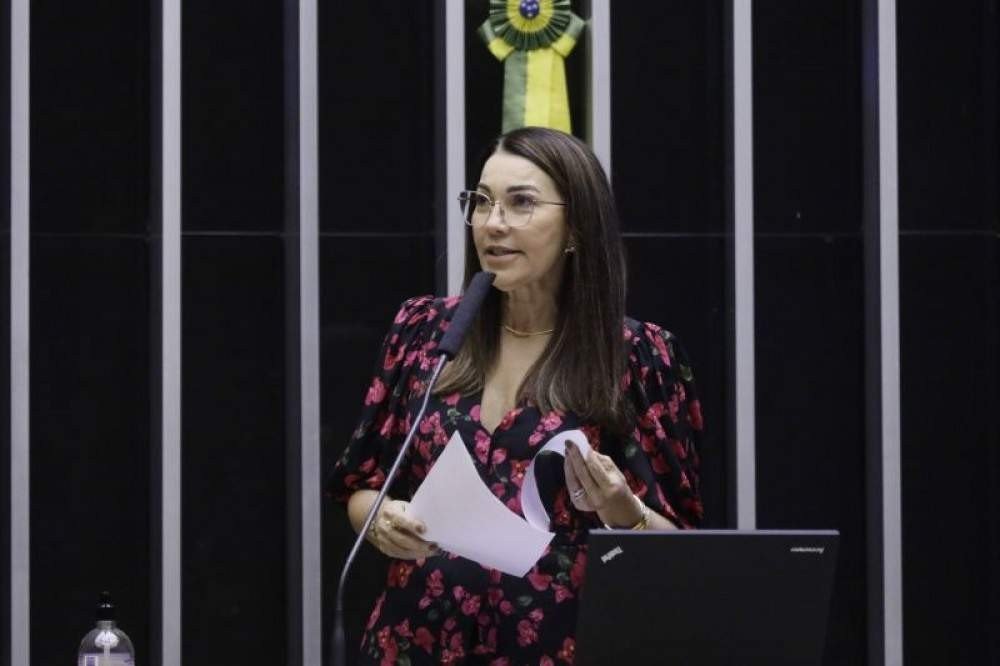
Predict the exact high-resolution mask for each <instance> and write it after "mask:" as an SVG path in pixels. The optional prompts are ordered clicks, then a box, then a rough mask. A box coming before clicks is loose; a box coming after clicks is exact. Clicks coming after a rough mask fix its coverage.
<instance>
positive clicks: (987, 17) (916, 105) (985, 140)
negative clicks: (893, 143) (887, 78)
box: [897, 2, 1000, 232]
mask: <svg viewBox="0 0 1000 666" xmlns="http://www.w3.org/2000/svg"><path fill="white" fill-rule="evenodd" d="M940 9H941V8H940V7H938V8H935V7H934V6H932V5H929V4H927V3H923V2H913V3H905V4H902V5H901V6H900V7H899V8H898V10H897V30H898V52H899V54H898V58H897V60H898V62H899V68H898V71H899V164H900V180H899V221H900V228H902V229H909V230H916V229H922V230H950V231H960V230H993V231H994V232H996V231H998V230H1000V227H998V219H997V210H998V205H997V197H998V184H1000V183H998V179H997V152H998V146H997V94H998V92H1000V81H998V77H997V66H998V60H997V57H998V50H1000V42H998V37H997V35H998V32H1000V27H998V18H997V6H996V3H995V2H963V3H956V4H954V5H949V6H948V9H947V11H941V10H940Z"/></svg>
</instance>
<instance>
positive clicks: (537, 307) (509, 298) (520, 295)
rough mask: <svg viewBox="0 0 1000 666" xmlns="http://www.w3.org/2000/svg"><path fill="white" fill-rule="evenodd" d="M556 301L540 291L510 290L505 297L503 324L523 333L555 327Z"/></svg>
mask: <svg viewBox="0 0 1000 666" xmlns="http://www.w3.org/2000/svg"><path fill="white" fill-rule="evenodd" d="M557 312H558V310H557V308H556V301H555V298H554V297H553V296H552V295H549V294H542V293H540V292H534V293H532V292H510V293H508V294H505V295H504V299H503V319H502V321H503V324H504V325H505V326H509V327H510V328H512V329H514V330H515V331H519V332H522V333H538V332H540V331H548V330H551V329H554V328H555V325H556V314H557Z"/></svg>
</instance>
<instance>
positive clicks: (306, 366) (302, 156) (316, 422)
mask: <svg viewBox="0 0 1000 666" xmlns="http://www.w3.org/2000/svg"><path fill="white" fill-rule="evenodd" d="M298 25H299V77H298V78H299V92H298V100H299V104H298V108H299V119H298V124H299V149H298V158H299V206H298V208H299V353H300V357H299V380H300V385H299V392H300V397H301V413H300V419H301V422H300V427H301V433H300V441H301V448H300V451H301V457H300V461H299V465H300V468H299V469H300V480H301V492H302V495H301V505H300V506H301V511H302V515H301V520H302V580H301V585H302V589H301V599H302V628H301V639H302V663H303V664H304V665H307V666H308V665H311V664H320V663H321V662H322V649H323V626H322V621H323V612H322V596H321V593H322V560H321V543H322V542H321V535H320V531H321V507H320V501H321V490H320V321H319V92H318V87H319V66H318V62H317V60H318V54H317V47H318V39H317V29H316V25H317V2H316V0H299V24H298Z"/></svg>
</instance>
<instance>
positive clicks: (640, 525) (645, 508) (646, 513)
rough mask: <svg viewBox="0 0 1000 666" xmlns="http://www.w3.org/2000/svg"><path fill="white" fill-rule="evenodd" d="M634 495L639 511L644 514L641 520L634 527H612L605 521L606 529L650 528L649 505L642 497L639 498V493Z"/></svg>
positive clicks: (640, 517)
mask: <svg viewBox="0 0 1000 666" xmlns="http://www.w3.org/2000/svg"><path fill="white" fill-rule="evenodd" d="M632 497H634V498H635V502H636V504H638V505H639V511H641V512H642V515H641V516H639V522H637V523H636V524H635V525H633V526H632V527H627V528H626V527H612V526H611V525H608V524H607V523H604V528H605V529H609V530H624V529H629V530H645V529H649V507H648V506H646V503H645V502H643V501H642V500H641V499H639V496H638V495H635V494H634V493H633V495H632Z"/></svg>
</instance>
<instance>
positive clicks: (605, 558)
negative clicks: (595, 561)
mask: <svg viewBox="0 0 1000 666" xmlns="http://www.w3.org/2000/svg"><path fill="white" fill-rule="evenodd" d="M621 554H622V549H621V546H615V547H614V548H612V549H611V550H609V551H608V552H606V553H604V554H603V555H601V562H604V563H605V564H607V563H608V562H610V561H611V560H613V559H615V558H616V557H618V556H619V555H621Z"/></svg>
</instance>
